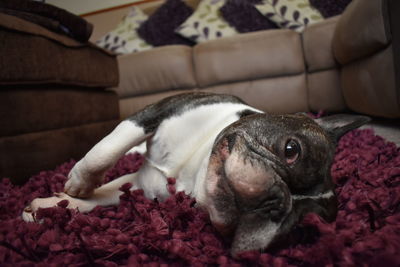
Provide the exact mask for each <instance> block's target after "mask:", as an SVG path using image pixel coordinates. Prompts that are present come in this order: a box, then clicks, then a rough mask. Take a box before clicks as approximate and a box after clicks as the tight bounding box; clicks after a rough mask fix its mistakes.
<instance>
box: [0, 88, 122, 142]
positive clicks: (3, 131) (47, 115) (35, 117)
mask: <svg viewBox="0 0 400 267" xmlns="http://www.w3.org/2000/svg"><path fill="white" fill-rule="evenodd" d="M32 111H34V112H32ZM118 118H119V109H118V97H117V95H116V94H115V93H114V92H112V91H98V90H79V89H76V88H71V87H57V86H52V87H50V86H48V87H47V88H46V89H43V88H41V87H32V86H30V87H28V86H23V85H21V86H13V87H12V88H11V87H8V88H2V90H0V136H11V135H20V134H25V133H30V132H39V131H46V130H52V129H58V128H65V127H72V126H78V125H83V124H88V123H94V122H99V121H108V120H115V119H118Z"/></svg>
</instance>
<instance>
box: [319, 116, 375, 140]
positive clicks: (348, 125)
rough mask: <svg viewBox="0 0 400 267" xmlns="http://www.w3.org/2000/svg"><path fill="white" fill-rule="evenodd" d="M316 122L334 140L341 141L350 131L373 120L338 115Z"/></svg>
mask: <svg viewBox="0 0 400 267" xmlns="http://www.w3.org/2000/svg"><path fill="white" fill-rule="evenodd" d="M314 121H315V122H316V123H318V124H319V125H320V126H321V127H322V128H323V129H324V130H326V131H327V132H328V133H329V134H330V135H331V136H332V137H333V138H334V140H339V138H340V137H341V136H343V135H344V134H345V133H347V132H348V131H351V130H353V129H356V128H358V127H360V126H362V125H364V124H366V123H368V122H369V121H371V118H370V117H367V116H362V115H350V114H336V115H332V116H326V117H322V118H319V119H315V120H314Z"/></svg>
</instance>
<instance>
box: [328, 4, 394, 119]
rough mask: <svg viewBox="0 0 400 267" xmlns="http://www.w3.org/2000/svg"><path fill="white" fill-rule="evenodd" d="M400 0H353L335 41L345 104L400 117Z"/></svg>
mask: <svg viewBox="0 0 400 267" xmlns="http://www.w3.org/2000/svg"><path fill="white" fill-rule="evenodd" d="M399 12H400V1H398V0H368V1H364V0H353V1H352V3H351V4H350V5H349V6H348V7H347V9H346V10H345V12H344V13H343V14H342V16H341V18H340V20H339V22H338V24H337V28H336V30H335V34H334V38H333V41H332V45H333V51H334V55H335V57H336V60H337V61H338V62H339V63H340V64H341V67H340V83H341V86H342V90H343V96H344V99H345V102H346V105H347V106H348V107H349V108H350V109H352V110H354V111H357V112H360V113H365V114H368V115H372V116H379V117H386V118H399V117H400V51H399V47H400V17H399V15H398V14H399Z"/></svg>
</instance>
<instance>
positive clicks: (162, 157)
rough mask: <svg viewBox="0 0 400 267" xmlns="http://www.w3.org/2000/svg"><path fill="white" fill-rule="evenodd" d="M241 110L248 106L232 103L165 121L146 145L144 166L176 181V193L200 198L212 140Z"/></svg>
mask: <svg viewBox="0 0 400 267" xmlns="http://www.w3.org/2000/svg"><path fill="white" fill-rule="evenodd" d="M244 108H247V109H248V108H249V107H248V106H246V105H243V104H232V103H221V104H212V105H205V106H200V107H197V108H195V109H192V110H188V111H185V112H183V113H182V114H180V115H179V116H174V117H171V118H169V119H166V120H164V121H163V122H162V123H161V124H160V126H159V127H158V129H157V131H156V133H155V135H154V136H153V138H151V140H150V141H149V142H148V153H147V155H146V158H147V164H148V165H150V166H152V167H153V168H155V169H157V170H158V171H160V172H162V173H163V175H164V176H165V177H175V178H177V182H176V189H177V190H178V191H185V192H186V193H187V194H191V195H192V196H194V197H196V198H199V197H200V196H199V194H201V191H202V190H203V189H204V185H203V182H204V177H205V173H206V169H207V165H208V159H209V157H210V153H211V149H212V146H213V143H214V140H215V138H216V137H217V135H218V134H219V133H220V132H221V131H222V130H223V129H224V128H225V127H226V126H228V125H230V124H231V123H233V122H235V121H236V120H238V119H239V112H240V111H242V110H243V109H244ZM252 110H254V109H252ZM142 181H143V182H145V181H144V180H142ZM145 188H146V190H151V188H152V187H151V186H150V185H149V186H146V187H145ZM146 193H149V192H146Z"/></svg>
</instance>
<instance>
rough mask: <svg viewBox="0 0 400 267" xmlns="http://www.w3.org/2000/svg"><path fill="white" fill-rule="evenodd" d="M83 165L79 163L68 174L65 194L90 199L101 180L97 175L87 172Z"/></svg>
mask: <svg viewBox="0 0 400 267" xmlns="http://www.w3.org/2000/svg"><path fill="white" fill-rule="evenodd" d="M81 164H82V163H81V162H78V163H77V164H76V165H75V166H74V167H73V168H72V170H71V171H70V173H69V174H68V181H67V182H66V183H65V186H64V192H65V193H67V194H68V195H70V196H73V197H79V198H88V197H90V196H91V195H92V194H93V191H94V189H96V187H97V186H98V184H99V181H98V180H99V179H98V176H97V175H93V174H92V173H90V172H89V171H85V170H84V168H83V167H82V165H81ZM100 180H101V179H100Z"/></svg>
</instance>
